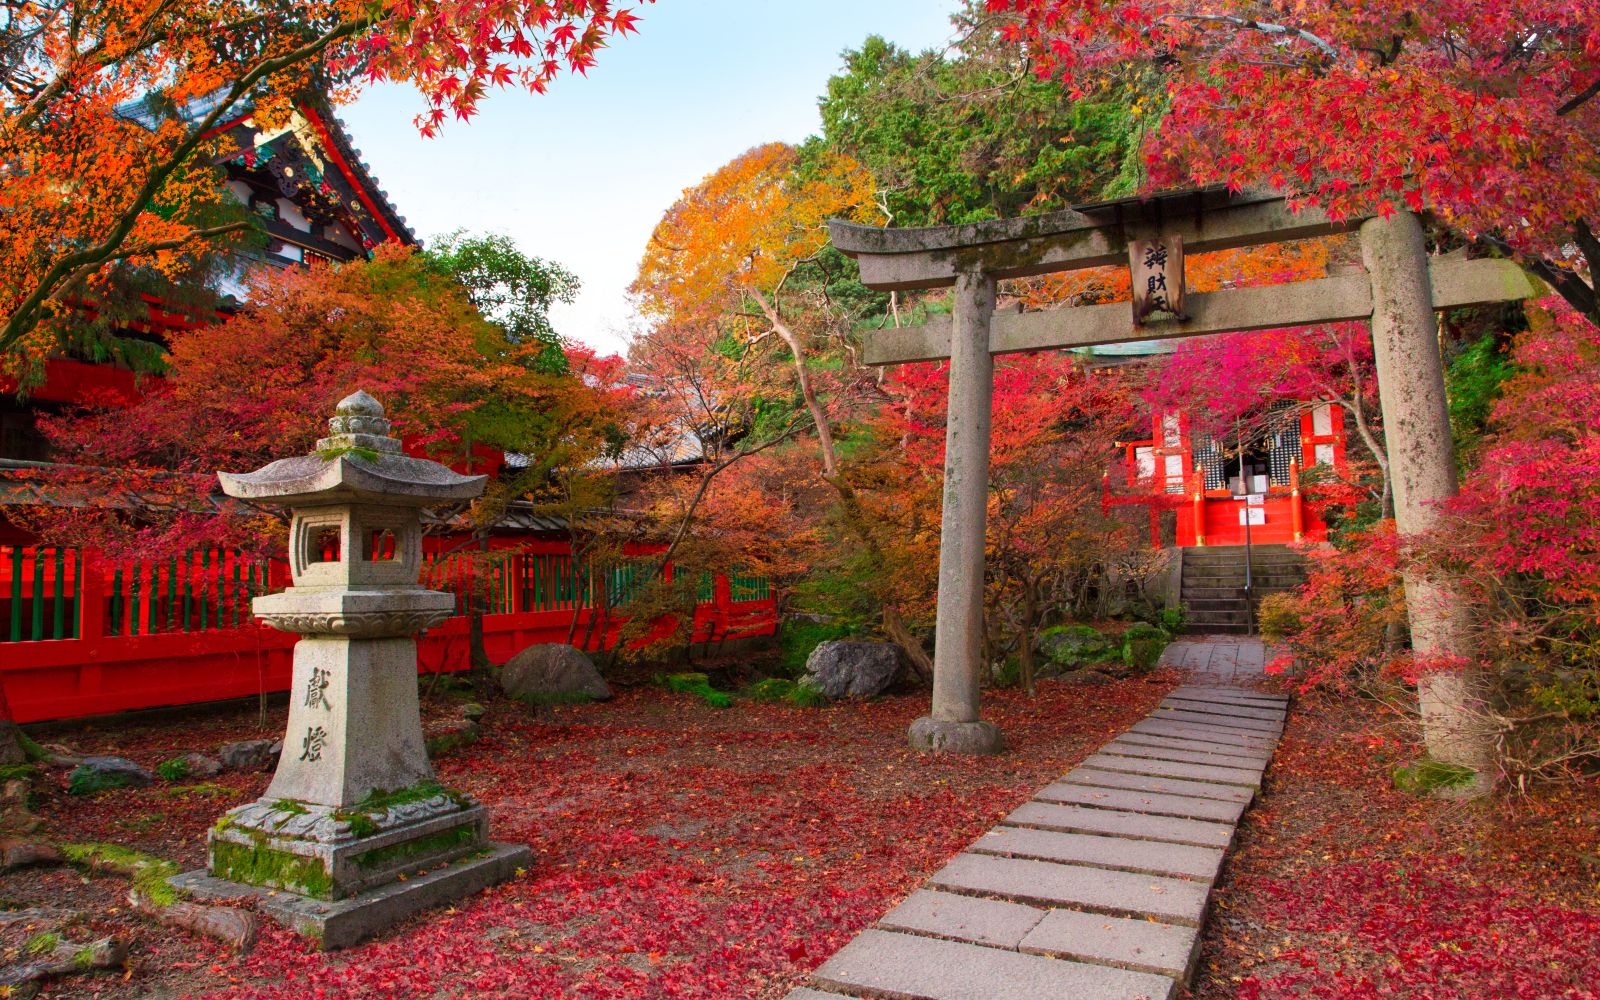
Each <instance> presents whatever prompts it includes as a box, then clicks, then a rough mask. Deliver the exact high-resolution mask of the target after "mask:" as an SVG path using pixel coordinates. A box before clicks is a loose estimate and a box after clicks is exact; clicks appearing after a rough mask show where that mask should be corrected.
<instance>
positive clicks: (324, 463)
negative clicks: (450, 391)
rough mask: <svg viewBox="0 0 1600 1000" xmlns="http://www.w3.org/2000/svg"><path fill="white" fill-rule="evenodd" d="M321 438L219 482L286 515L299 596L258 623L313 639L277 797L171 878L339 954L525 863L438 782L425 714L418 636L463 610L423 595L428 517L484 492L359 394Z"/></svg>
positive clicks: (298, 647)
mask: <svg viewBox="0 0 1600 1000" xmlns="http://www.w3.org/2000/svg"><path fill="white" fill-rule="evenodd" d="M328 427H329V430H330V436H329V437H326V438H323V439H321V440H320V441H318V442H317V450H316V452H315V453H313V454H311V455H305V456H302V457H299V458H287V459H283V460H281V461H277V462H273V463H272V464H271V465H268V466H267V467H265V468H263V469H261V470H259V471H257V472H252V473H246V474H242V475H232V474H229V473H226V472H224V473H220V474H219V478H220V479H221V481H222V488H223V490H224V491H225V492H226V493H227V494H228V495H229V496H233V497H239V498H241V499H246V500H252V501H255V502H258V503H261V502H266V503H272V504H279V505H283V506H286V507H288V508H290V510H291V511H292V513H293V519H292V521H291V522H290V527H289V568H290V574H291V577H292V579H293V586H291V587H289V588H288V589H287V590H285V591H284V592H282V593H280V594H270V595H267V596H264V597H258V598H256V599H255V602H254V611H255V613H256V615H257V616H258V617H260V618H262V619H263V620H264V621H266V623H267V624H269V625H271V626H273V627H274V628H278V629H282V630H284V631H288V632H297V633H299V634H300V635H301V637H302V638H301V639H300V641H299V642H298V643H296V644H295V647H294V676H293V682H292V686H291V688H290V691H289V723H288V731H287V732H286V733H285V735H284V740H283V753H282V755H281V757H280V758H279V762H278V769H277V773H276V774H275V775H274V776H273V778H272V783H271V784H270V785H269V786H268V787H267V791H266V794H265V795H263V796H262V797H261V798H260V799H257V800H256V801H255V802H252V803H249V804H247V805H243V806H239V807H238V808H235V809H232V810H229V811H228V812H227V813H226V814H225V815H224V816H223V817H222V819H221V820H220V821H218V823H217V824H216V826H215V827H213V828H212V831H211V833H210V835H209V842H208V846H209V865H208V871H207V872H194V873H190V874H188V875H181V876H178V877H177V878H176V879H175V880H174V881H175V884H177V885H179V886H180V887H182V888H185V889H188V890H190V891H191V892H194V893H195V894H197V895H200V896H202V897H213V898H214V897H225V896H236V895H241V894H246V893H257V894H260V895H261V896H262V906H263V908H264V909H265V910H266V911H267V912H268V913H270V914H271V915H273V916H274V917H277V918H278V919H279V920H281V921H283V922H284V923H287V924H288V925H290V926H292V927H294V928H295V929H296V930H299V931H301V932H303V933H306V934H309V935H311V936H313V937H315V938H317V939H318V940H320V941H321V943H322V945H323V947H325V948H337V947H342V946H344V945H348V944H352V943H354V942H355V941H357V940H360V939H361V938H363V937H366V936H368V935H369V934H372V933H374V932H376V931H378V930H381V929H382V928H383V927H384V926H387V925H388V924H391V923H393V922H395V921H397V920H400V919H403V918H404V917H406V916H409V915H410V914H411V913H413V912H415V911H416V910H419V909H422V908H425V907H429V906H434V905H437V904H439V903H443V902H446V901H448V900H451V899H454V898H457V897H459V896H462V895H465V894H467V893H470V892H475V891H477V890H478V889H481V888H483V887H485V886H488V885H492V884H494V883H496V882H499V881H503V880H504V879H505V878H507V877H509V876H510V875H511V874H512V873H513V872H514V871H515V870H516V869H517V868H518V867H521V866H523V865H525V864H526V863H527V861H528V857H529V852H528V849H527V847H525V846H520V845H517V846H511V845H504V844H495V843H491V842H490V841H489V840H488V836H487V835H488V815H487V812H486V810H485V809H484V808H483V806H482V805H480V804H478V803H477V802H476V801H474V800H473V799H472V798H471V797H470V796H467V795H465V794H463V793H461V792H457V791H453V790H451V789H447V788H444V787H442V786H440V785H439V784H438V783H437V782H436V781H435V780H434V773H433V766H432V765H431V764H430V763H429V761H428V752H427V747H426V744H425V742H424V740H423V735H422V719H421V714H420V712H419V710H418V705H417V646H416V638H415V636H416V634H417V633H418V632H421V631H422V630H424V629H426V628H428V627H430V626H433V625H437V624H438V623H440V622H442V621H444V620H445V619H446V618H448V617H450V615H452V614H453V613H454V611H455V598H454V597H453V596H452V595H450V594H445V593H440V592H438V591H433V590H427V589H425V588H424V587H422V586H421V585H420V584H419V583H418V582H417V580H418V576H419V573H420V570H421V564H422V525H421V510H422V508H424V507H427V506H431V505H434V504H440V503H448V502H453V501H459V500H466V499H470V498H472V497H475V496H478V495H479V494H480V493H482V492H483V487H484V480H485V477H483V476H462V475H458V474H456V473H455V472H453V471H451V470H450V469H449V468H447V467H445V466H443V465H440V464H439V463H437V462H430V461H426V460H424V459H417V458H411V457H409V456H406V455H403V454H401V453H400V442H399V441H397V440H396V439H394V438H392V437H390V436H389V422H388V421H387V420H386V419H384V415H383V407H382V406H381V405H379V403H378V401H377V400H376V399H373V398H372V397H371V396H369V395H367V394H366V393H365V392H357V393H355V394H354V395H352V396H349V397H348V398H346V399H344V400H343V401H341V402H340V403H339V406H338V409H337V412H336V415H335V416H334V417H333V418H332V419H331V420H329V421H328ZM419 873H421V874H419Z"/></svg>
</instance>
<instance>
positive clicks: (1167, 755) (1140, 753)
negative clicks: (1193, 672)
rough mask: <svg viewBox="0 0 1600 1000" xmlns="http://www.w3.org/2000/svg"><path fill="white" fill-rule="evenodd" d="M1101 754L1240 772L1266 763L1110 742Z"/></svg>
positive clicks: (1138, 744)
mask: <svg viewBox="0 0 1600 1000" xmlns="http://www.w3.org/2000/svg"><path fill="white" fill-rule="evenodd" d="M1100 752H1101V753H1107V754H1114V755H1115V756H1118V757H1148V758H1150V759H1151V760H1175V761H1179V762H1181V763H1184V764H1207V765H1216V766H1218V767H1237V768H1239V769H1240V770H1242V771H1261V770H1265V769H1266V766H1267V762H1266V761H1265V760H1262V759H1261V758H1259V757H1234V756H1230V755H1228V754H1218V753H1204V752H1202V753H1196V752H1195V751H1193V750H1174V749H1173V748H1172V747H1150V746H1145V745H1144V744H1142V743H1133V742H1129V741H1125V740H1112V741H1111V742H1110V743H1107V744H1106V745H1105V746H1103V747H1101V748H1100Z"/></svg>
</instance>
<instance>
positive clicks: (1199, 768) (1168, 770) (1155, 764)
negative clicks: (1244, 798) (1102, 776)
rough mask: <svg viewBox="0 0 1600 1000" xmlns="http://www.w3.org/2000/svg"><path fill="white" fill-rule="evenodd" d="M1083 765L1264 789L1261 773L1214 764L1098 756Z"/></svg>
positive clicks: (1101, 754)
mask: <svg viewBox="0 0 1600 1000" xmlns="http://www.w3.org/2000/svg"><path fill="white" fill-rule="evenodd" d="M1084 763H1085V764H1087V765H1088V766H1089V767H1092V768H1094V769H1096V770H1099V771H1126V772H1128V773H1129V774H1153V775H1156V776H1157V777H1161V778H1187V779H1188V780H1190V781H1214V782H1216V783H1217V784H1219V785H1243V786H1244V787H1246V788H1260V787H1261V772H1260V771H1257V770H1253V769H1251V770H1247V769H1245V768H1240V767H1218V766H1216V765H1214V764H1180V763H1178V762H1176V761H1170V760H1150V759H1149V758H1147V757H1113V756H1111V755H1109V754H1103V753H1097V754H1094V755H1093V756H1091V757H1089V758H1087V759H1086V760H1084Z"/></svg>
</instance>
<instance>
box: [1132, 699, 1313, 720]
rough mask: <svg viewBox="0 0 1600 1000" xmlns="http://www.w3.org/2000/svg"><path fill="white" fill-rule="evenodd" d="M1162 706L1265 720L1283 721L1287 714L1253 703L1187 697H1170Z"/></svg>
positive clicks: (1280, 710)
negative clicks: (1235, 703)
mask: <svg viewBox="0 0 1600 1000" xmlns="http://www.w3.org/2000/svg"><path fill="white" fill-rule="evenodd" d="M1161 707H1162V708H1170V709H1173V710H1177V711H1184V712H1204V713H1205V714H1207V715H1232V716H1237V717H1239V718H1242V719H1261V720H1263V721H1265V722H1282V721H1283V718H1284V716H1285V715H1286V714H1287V710H1286V709H1282V708H1256V707H1254V706H1251V705H1232V704H1228V703H1225V702H1218V701H1189V700H1188V699H1185V698H1168V699H1167V700H1166V701H1163V702H1162V703H1161Z"/></svg>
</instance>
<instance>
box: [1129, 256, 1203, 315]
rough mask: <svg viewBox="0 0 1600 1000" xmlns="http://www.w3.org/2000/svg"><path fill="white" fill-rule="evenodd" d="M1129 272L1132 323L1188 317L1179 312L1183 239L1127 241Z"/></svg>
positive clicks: (1181, 289)
mask: <svg viewBox="0 0 1600 1000" xmlns="http://www.w3.org/2000/svg"><path fill="white" fill-rule="evenodd" d="M1128 267H1129V269H1130V270H1131V271H1132V275H1133V325H1134V326H1144V325H1145V323H1147V322H1148V321H1149V320H1151V319H1152V318H1154V319H1179V320H1183V319H1188V318H1189V317H1188V315H1187V314H1186V313H1185V312H1184V311H1183V296H1184V285H1183V238H1182V237H1180V236H1163V237H1161V238H1160V239H1154V240H1134V241H1132V242H1131V243H1129V244H1128Z"/></svg>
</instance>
